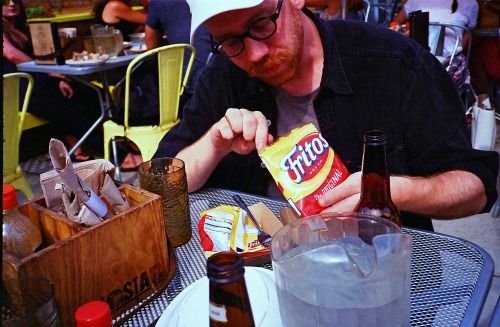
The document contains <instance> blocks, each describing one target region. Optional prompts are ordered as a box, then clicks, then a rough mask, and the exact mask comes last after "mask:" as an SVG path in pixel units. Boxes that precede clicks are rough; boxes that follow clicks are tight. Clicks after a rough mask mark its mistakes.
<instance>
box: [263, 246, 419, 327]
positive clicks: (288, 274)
mask: <svg viewBox="0 0 500 327" xmlns="http://www.w3.org/2000/svg"><path fill="white" fill-rule="evenodd" d="M374 251H375V250H374V246H373V245H370V244H367V243H365V242H363V241H362V240H361V239H359V238H357V237H348V238H342V239H337V240H329V241H322V242H315V243H310V244H306V245H303V246H300V247H298V248H295V249H293V250H290V251H289V252H288V253H286V254H285V256H284V257H283V260H280V262H279V264H275V265H274V264H273V267H274V270H275V274H276V285H277V290H278V298H279V303H280V311H281V317H282V320H283V325H284V326H287V327H292V326H299V327H302V326H343V327H353V326H363V327H369V326H386V327H387V326H408V325H409V323H410V321H409V312H407V311H409V308H410V292H409V289H406V288H407V287H408V286H406V285H409V283H408V280H407V278H409V276H407V275H408V274H407V273H406V272H405V269H407V268H408V267H407V266H408V263H407V262H406V261H405V260H404V259H401V262H398V259H397V258H396V259H395V258H394V255H393V254H392V253H391V251H387V253H384V250H383V249H382V250H380V249H379V250H377V251H378V253H377V255H375V252H374Z"/></svg>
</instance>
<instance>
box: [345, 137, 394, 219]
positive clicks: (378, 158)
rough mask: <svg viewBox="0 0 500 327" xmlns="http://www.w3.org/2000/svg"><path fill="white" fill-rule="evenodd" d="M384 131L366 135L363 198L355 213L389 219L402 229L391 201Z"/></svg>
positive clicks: (362, 178)
mask: <svg viewBox="0 0 500 327" xmlns="http://www.w3.org/2000/svg"><path fill="white" fill-rule="evenodd" d="M386 142H387V139H386V136H385V134H384V132H383V131H378V130H374V131H369V132H367V133H366V134H365V135H364V148H363V166H362V175H361V197H360V199H359V202H358V204H357V205H356V208H355V209H354V211H356V212H361V213H366V214H370V215H373V216H379V217H383V218H387V219H389V220H390V221H392V222H393V223H395V224H396V225H398V226H400V227H401V214H400V212H399V209H398V208H397V207H396V205H395V204H394V202H393V201H392V199H391V188H390V178H389V174H388V172H387V157H386V150H385V144H386Z"/></svg>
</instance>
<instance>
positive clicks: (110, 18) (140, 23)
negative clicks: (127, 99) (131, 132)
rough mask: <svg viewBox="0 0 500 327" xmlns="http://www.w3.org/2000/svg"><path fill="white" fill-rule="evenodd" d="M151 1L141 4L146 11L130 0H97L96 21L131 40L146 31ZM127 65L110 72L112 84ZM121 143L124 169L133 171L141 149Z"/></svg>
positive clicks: (138, 161)
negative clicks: (145, 26)
mask: <svg viewBox="0 0 500 327" xmlns="http://www.w3.org/2000/svg"><path fill="white" fill-rule="evenodd" d="M148 3H149V1H147V0H143V1H141V4H142V5H143V7H144V8H145V9H144V10H145V12H140V11H137V10H133V9H132V7H131V5H130V0H97V1H96V2H95V4H94V9H93V11H94V15H95V21H96V23H97V24H100V25H107V26H112V27H114V28H116V29H119V30H120V31H121V32H122V35H123V40H124V41H130V36H129V35H130V34H133V33H142V32H144V24H146V17H147V13H146V12H147V7H148ZM125 71H126V67H123V68H118V69H114V70H113V71H111V72H108V76H109V79H110V80H111V83H112V84H116V83H117V82H118V81H120V80H121V79H122V78H123V77H124V76H125ZM119 144H120V155H119V156H120V157H121V158H122V159H121V160H120V161H121V165H120V166H121V168H122V171H132V170H135V169H136V168H137V166H138V165H139V164H141V162H142V157H141V156H140V152H139V149H138V148H137V146H136V145H135V144H133V142H122V143H119Z"/></svg>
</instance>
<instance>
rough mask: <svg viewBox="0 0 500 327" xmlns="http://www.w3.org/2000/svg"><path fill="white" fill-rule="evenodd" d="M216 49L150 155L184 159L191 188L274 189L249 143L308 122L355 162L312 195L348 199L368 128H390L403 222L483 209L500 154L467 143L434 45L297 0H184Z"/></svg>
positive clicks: (490, 199) (355, 187)
mask: <svg viewBox="0 0 500 327" xmlns="http://www.w3.org/2000/svg"><path fill="white" fill-rule="evenodd" d="M188 3H189V6H190V8H191V13H192V22H191V37H193V33H194V32H195V31H196V29H197V28H198V27H199V26H200V25H201V24H204V25H205V26H206V27H207V28H208V29H209V31H210V32H211V34H212V45H211V47H212V52H213V53H214V54H215V56H214V60H212V62H211V63H210V64H209V65H208V66H207V67H206V68H205V70H204V71H203V72H202V74H201V76H200V78H199V80H198V84H197V86H196V89H195V93H194V96H193V98H192V99H191V101H190V102H188V103H187V104H186V106H185V107H184V113H183V120H182V121H181V122H180V123H179V124H178V125H176V126H175V127H174V128H173V129H172V130H171V131H169V132H168V133H167V134H166V135H165V137H164V139H163V140H162V142H161V143H160V146H159V148H158V151H157V153H156V154H155V157H164V156H172V157H173V156H175V157H178V158H180V159H182V160H184V161H185V163H186V171H187V176H188V185H189V190H190V191H194V190H197V189H199V188H200V187H203V186H205V187H207V186H212V187H225V188H231V189H237V190H241V191H245V192H249V193H254V194H260V195H268V196H273V197H274V196H279V191H277V190H276V187H275V185H274V182H273V180H272V178H271V176H270V175H269V173H268V171H267V169H266V168H265V167H263V166H262V164H261V161H260V159H259V157H258V155H257V151H256V149H261V148H263V147H265V146H266V145H268V144H270V143H272V142H273V141H274V140H275V139H277V138H278V137H279V136H281V135H283V134H285V133H287V132H289V131H290V130H291V129H293V128H295V127H298V126H301V125H303V124H304V123H308V122H312V123H314V124H315V125H316V127H317V128H318V129H319V130H320V131H321V134H322V136H323V137H324V138H325V139H326V140H327V141H328V143H329V144H330V146H332V148H333V149H334V151H335V152H336V153H337V154H338V155H339V156H340V158H341V159H342V161H343V162H344V164H345V165H346V166H347V168H348V169H349V171H350V172H351V176H350V177H349V178H348V179H347V180H346V181H345V182H343V183H342V184H340V185H338V186H336V187H335V188H334V189H333V190H332V191H329V192H328V193H326V194H325V195H324V196H323V197H322V198H321V199H320V200H319V204H320V205H321V206H323V207H325V210H329V211H352V210H353V208H354V206H355V204H356V203H357V201H358V199H359V192H360V172H359V171H360V169H361V161H362V150H363V134H364V132H366V131H367V130H372V129H381V130H384V131H385V133H386V135H387V136H388V143H387V153H388V165H389V170H390V173H391V175H392V178H391V191H392V198H393V200H394V201H395V202H396V204H397V206H398V207H399V209H400V210H401V211H402V216H403V224H404V225H406V226H414V227H419V228H423V229H430V230H432V224H431V220H430V217H440V218H454V217H461V216H466V215H471V214H475V213H477V212H480V211H487V210H489V208H490V207H491V206H492V205H493V203H494V202H495V200H496V197H497V192H496V189H495V186H496V176H497V174H498V166H499V163H498V154H497V153H495V152H487V151H477V150H474V149H472V148H471V145H470V141H469V140H468V132H467V126H466V123H465V115H464V109H463V104H462V102H461V100H460V98H459V96H458V94H457V92H456V88H455V86H454V85H453V82H452V81H451V79H450V77H449V76H448V74H447V73H446V71H445V70H444V69H443V68H442V66H441V64H440V63H439V61H437V60H436V59H435V58H434V57H433V56H432V55H431V54H429V53H428V52H427V51H425V50H424V49H423V48H421V47H420V46H419V45H418V44H416V43H415V42H413V41H412V40H409V39H408V38H406V37H404V36H402V35H400V34H398V33H396V32H394V31H390V30H388V29H387V28H385V27H383V26H377V25H371V24H366V23H361V22H349V21H328V22H326V21H323V20H321V19H320V18H318V17H317V16H315V15H314V14H313V13H312V12H311V11H309V10H308V9H305V8H303V7H304V0H297V1H293V0H188Z"/></svg>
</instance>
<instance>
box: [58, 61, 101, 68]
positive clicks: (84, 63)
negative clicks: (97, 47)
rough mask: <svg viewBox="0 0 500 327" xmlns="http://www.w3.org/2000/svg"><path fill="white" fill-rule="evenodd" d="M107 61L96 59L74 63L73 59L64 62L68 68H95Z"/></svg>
mask: <svg viewBox="0 0 500 327" xmlns="http://www.w3.org/2000/svg"><path fill="white" fill-rule="evenodd" d="M106 60H107V59H96V60H78V61H75V60H73V59H69V60H66V64H67V65H70V66H79V67H85V66H97V65H102V64H104V63H105V62H106Z"/></svg>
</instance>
